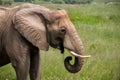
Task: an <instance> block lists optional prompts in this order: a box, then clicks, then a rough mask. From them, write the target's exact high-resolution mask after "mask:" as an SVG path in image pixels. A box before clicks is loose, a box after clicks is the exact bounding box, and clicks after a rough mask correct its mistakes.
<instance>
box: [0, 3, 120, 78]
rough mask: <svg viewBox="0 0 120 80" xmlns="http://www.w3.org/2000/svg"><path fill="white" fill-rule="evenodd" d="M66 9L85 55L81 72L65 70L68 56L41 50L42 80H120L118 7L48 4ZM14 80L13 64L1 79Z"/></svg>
mask: <svg viewBox="0 0 120 80" xmlns="http://www.w3.org/2000/svg"><path fill="white" fill-rule="evenodd" d="M44 6H46V7H48V8H51V9H56V8H63V9H65V10H67V12H68V14H69V16H70V18H71V20H72V22H73V23H74V25H75V27H76V29H77V31H78V34H79V36H80V37H81V39H82V41H83V43H84V48H85V54H90V55H92V57H91V58H89V59H85V63H84V66H83V68H82V70H81V71H80V72H78V73H76V74H71V73H69V72H67V71H66V69H65V68H64V64H63V60H64V58H65V57H66V56H67V55H70V54H69V53H68V52H67V51H65V54H64V55H62V54H60V51H59V50H56V49H53V48H50V50H49V51H48V52H44V51H41V53H40V54H41V57H42V59H41V60H42V71H41V72H42V80H120V10H119V7H120V6H119V5H52V4H51V5H46V4H44ZM6 79H8V80H15V72H14V70H13V68H12V67H11V66H10V65H6V66H3V67H1V68H0V80H6Z"/></svg>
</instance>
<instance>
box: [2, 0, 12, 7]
mask: <svg viewBox="0 0 120 80" xmlns="http://www.w3.org/2000/svg"><path fill="white" fill-rule="evenodd" d="M12 2H13V0H0V5H7V6H9V5H12Z"/></svg>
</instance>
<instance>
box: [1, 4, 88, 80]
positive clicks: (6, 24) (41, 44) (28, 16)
mask: <svg viewBox="0 0 120 80" xmlns="http://www.w3.org/2000/svg"><path fill="white" fill-rule="evenodd" d="M0 11H2V13H1V14H0V66H3V65H6V64H8V63H11V65H12V67H13V68H14V70H15V72H16V80H27V76H28V74H29V75H30V79H31V80H40V79H41V78H40V63H41V62H40V53H39V51H40V50H44V51H48V50H49V46H51V47H53V48H56V49H58V50H60V51H61V53H64V49H67V50H68V51H69V52H70V53H71V54H72V55H73V56H74V57H75V63H74V64H71V63H70V60H72V57H71V56H68V57H66V58H65V60H64V65H65V68H66V69H67V70H68V71H69V72H71V73H77V72H78V71H80V70H81V68H82V65H83V63H84V58H85V57H89V56H84V55H83V53H84V48H83V44H82V41H81V39H80V38H79V36H78V34H77V31H76V29H75V27H74V25H73V23H72V22H71V21H70V19H69V16H68V14H67V12H66V11H65V10H64V9H58V10H57V9H56V10H51V9H48V8H46V7H44V6H40V5H35V4H21V5H19V6H15V7H12V8H7V9H0Z"/></svg>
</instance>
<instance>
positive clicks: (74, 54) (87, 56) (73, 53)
mask: <svg viewBox="0 0 120 80" xmlns="http://www.w3.org/2000/svg"><path fill="white" fill-rule="evenodd" d="M70 53H71V54H72V55H73V56H76V57H79V58H89V57H91V55H86V56H83V55H78V54H76V53H75V52H73V51H70Z"/></svg>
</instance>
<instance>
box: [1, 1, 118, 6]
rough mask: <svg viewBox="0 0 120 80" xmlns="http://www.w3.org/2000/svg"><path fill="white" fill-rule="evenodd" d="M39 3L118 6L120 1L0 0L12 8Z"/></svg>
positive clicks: (2, 3)
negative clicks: (21, 4) (18, 5)
mask: <svg viewBox="0 0 120 80" xmlns="http://www.w3.org/2000/svg"><path fill="white" fill-rule="evenodd" d="M25 2H29V3H37V4H52V3H53V4H90V3H93V2H94V4H95V2H99V3H105V4H118V2H120V0H0V5H4V6H10V5H12V4H13V3H25Z"/></svg>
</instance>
